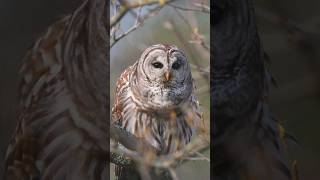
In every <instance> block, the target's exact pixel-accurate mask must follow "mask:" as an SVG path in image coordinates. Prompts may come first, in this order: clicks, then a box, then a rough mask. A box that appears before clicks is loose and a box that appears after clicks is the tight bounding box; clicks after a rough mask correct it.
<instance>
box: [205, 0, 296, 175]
mask: <svg viewBox="0 0 320 180" xmlns="http://www.w3.org/2000/svg"><path fill="white" fill-rule="evenodd" d="M211 28H212V30H213V35H212V37H211V38H212V39H211V47H212V48H211V49H212V58H213V61H212V62H211V64H212V69H211V106H212V111H213V114H214V117H213V118H214V129H212V131H211V132H212V133H213V136H212V140H211V142H212V143H213V151H214V152H213V153H214V155H213V162H214V167H213V170H214V172H213V177H214V179H215V180H219V179H223V180H229V179H230V180H240V179H246V180H251V179H258V180H270V179H274V180H287V179H291V173H290V171H289V168H288V163H287V162H286V160H285V158H284V149H285V142H284V137H285V134H284V131H283V128H282V126H281V123H279V122H278V121H277V120H275V119H274V118H273V117H272V114H271V112H270V110H269V108H268V104H267V94H268V86H269V82H270V80H271V76H270V74H269V73H268V72H267V70H266V68H265V66H264V51H263V49H262V46H261V43H260V40H259V36H258V33H257V28H256V22H255V18H254V10H253V5H252V2H251V0H214V1H213V25H212V27H211Z"/></svg>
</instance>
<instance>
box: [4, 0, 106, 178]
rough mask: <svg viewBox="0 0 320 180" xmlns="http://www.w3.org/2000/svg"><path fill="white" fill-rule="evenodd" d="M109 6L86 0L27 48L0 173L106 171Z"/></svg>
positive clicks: (97, 174) (100, 174)
mask: <svg viewBox="0 0 320 180" xmlns="http://www.w3.org/2000/svg"><path fill="white" fill-rule="evenodd" d="M108 10H109V8H108V7H107V2H106V1H105V0H84V2H83V3H82V4H81V5H80V6H79V7H78V8H77V9H76V10H75V11H74V13H72V14H71V15H68V16H66V17H63V18H62V19H60V20H59V21H58V22H56V23H54V24H53V25H52V26H50V27H49V28H48V30H47V32H46V33H45V34H44V35H43V36H41V37H40V38H39V39H38V40H37V41H36V42H35V43H34V45H33V46H32V48H30V50H29V51H28V53H27V55H26V56H25V60H24V62H23V65H22V68H21V74H22V76H23V79H22V82H21V88H20V112H19V121H18V124H17V127H16V130H15V133H14V135H13V137H12V139H11V141H10V145H9V147H8V150H7V155H6V165H5V179H7V180H40V179H41V180H64V179H68V180H73V179H76V180H93V179H101V180H102V179H108V178H109V169H108V167H107V165H108V164H107V163H106V162H107V158H108V151H109V143H108V142H107V140H108V139H109V137H108V134H107V131H108V129H109V127H108V125H109V123H107V121H106V119H107V118H109V102H108V101H109V92H108V89H109V88H108V85H109V78H108V76H109V67H108V66H109V65H108V47H107V45H108V33H107V28H106V24H105V23H106V22H108V21H107V20H108V19H107V18H108V17H107V14H108Z"/></svg>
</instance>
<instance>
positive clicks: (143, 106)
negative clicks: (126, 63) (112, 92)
mask: <svg viewBox="0 0 320 180" xmlns="http://www.w3.org/2000/svg"><path fill="white" fill-rule="evenodd" d="M136 71H137V63H136V64H134V65H132V66H130V67H129V68H127V69H126V70H125V71H124V72H123V73H122V74H121V75H120V78H119V79H118V81H117V85H116V86H117V88H116V98H115V103H114V106H113V109H112V116H113V121H114V123H116V124H117V125H119V126H120V127H122V128H123V129H125V130H126V131H128V132H130V133H132V134H134V135H135V136H137V137H140V138H143V139H145V140H146V141H147V142H148V143H150V144H151V145H153V146H154V147H156V148H158V149H159V150H161V152H163V153H170V152H174V151H176V150H179V149H181V148H183V147H184V146H185V145H186V144H187V143H188V142H189V141H190V138H191V136H192V134H193V131H194V128H195V127H196V126H197V123H199V122H200V120H201V118H202V117H201V112H200V109H199V104H198V102H197V100H196V98H195V96H194V95H193V94H192V95H191V96H190V97H189V98H188V100H187V101H186V102H185V103H184V104H183V105H181V107H179V108H176V109H172V110H168V111H167V112H165V114H166V117H164V116H163V114H162V115H161V114H159V113H157V110H155V109H152V108H149V107H148V103H147V102H145V103H143V100H142V99H141V98H139V96H138V95H137V94H135V93H134V91H133V90H132V87H131V86H132V85H136V84H135V83H131V82H132V81H134V80H135V78H137V77H136V76H135V75H136V74H137V73H136ZM183 108H186V109H188V112H187V111H184V110H183ZM172 116H174V117H172ZM170 118H173V119H170Z"/></svg>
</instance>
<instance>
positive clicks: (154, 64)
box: [152, 62, 163, 69]
mask: <svg viewBox="0 0 320 180" xmlns="http://www.w3.org/2000/svg"><path fill="white" fill-rule="evenodd" d="M152 66H153V67H155V68H158V69H161V68H162V67H163V64H162V63H160V62H154V63H152Z"/></svg>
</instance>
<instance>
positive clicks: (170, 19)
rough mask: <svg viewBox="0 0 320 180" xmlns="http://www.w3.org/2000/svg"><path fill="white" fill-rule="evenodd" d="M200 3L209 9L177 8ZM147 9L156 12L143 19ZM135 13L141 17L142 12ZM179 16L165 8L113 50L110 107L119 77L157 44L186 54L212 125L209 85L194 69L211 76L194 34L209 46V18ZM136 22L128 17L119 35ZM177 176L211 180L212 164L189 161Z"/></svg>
mask: <svg viewBox="0 0 320 180" xmlns="http://www.w3.org/2000/svg"><path fill="white" fill-rule="evenodd" d="M201 2H203V3H204V4H207V5H209V1H199V0H188V1H182V0H180V1H177V2H175V3H174V4H175V5H177V6H179V7H188V8H196V7H195V6H194V3H201ZM148 8H153V6H149V7H145V8H143V9H141V16H143V15H144V14H145V13H147V11H148ZM135 11H136V12H137V14H138V12H139V8H138V9H135ZM178 11H179V10H178ZM111 12H112V10H111ZM179 13H181V15H182V16H183V18H181V17H180V16H179V15H178V14H177V12H176V10H175V9H174V8H172V7H169V6H166V7H164V8H163V9H162V10H161V11H160V12H159V13H158V14H157V15H155V16H154V17H152V18H149V19H148V20H146V21H145V22H144V23H143V25H142V26H141V27H140V28H138V29H137V30H136V31H134V32H132V33H130V34H129V35H127V36H126V37H124V38H123V39H121V40H120V41H118V42H117V44H115V45H114V46H113V47H112V48H111V54H110V60H111V65H110V69H111V74H110V78H111V86H110V87H111V89H110V90H111V102H110V103H111V106H113V102H114V95H115V87H116V86H115V83H116V81H117V79H118V77H119V76H120V74H121V72H122V71H123V70H124V69H126V68H127V67H129V66H130V65H132V64H133V63H134V62H136V61H137V59H138V58H139V57H140V55H141V53H142V52H143V50H144V49H145V48H147V47H148V46H150V45H153V44H158V43H166V44H175V45H176V46H178V47H179V48H181V49H182V50H183V51H184V52H185V53H186V55H187V57H188V61H189V63H190V64H192V67H193V68H192V75H193V78H194V80H195V84H196V87H197V91H196V94H197V97H198V99H199V102H200V104H201V107H202V110H203V112H204V118H205V120H206V121H207V122H208V124H209V119H210V110H209V107H210V93H209V89H210V84H209V82H208V81H207V80H206V79H205V78H204V77H203V76H202V74H201V73H199V71H198V70H197V68H195V67H196V65H195V64H198V66H200V67H201V68H203V69H204V70H205V71H207V72H208V73H209V66H210V55H209V51H206V50H205V49H204V48H203V47H201V45H199V44H198V43H194V42H192V41H193V39H192V37H193V36H194V35H193V32H194V30H195V29H196V28H197V30H196V31H198V33H199V34H200V35H202V36H203V37H202V38H203V41H204V42H205V43H206V44H207V45H209V44H210V15H209V14H206V13H202V12H186V11H179ZM135 21H136V18H135V16H133V15H132V14H130V13H128V14H127V15H126V16H125V17H124V18H123V19H122V21H121V22H120V29H119V30H118V32H120V33H121V31H123V32H125V31H127V30H128V29H129V28H130V27H132V26H133V25H134V23H135ZM186 21H187V22H186ZM207 75H208V74H207ZM209 152H210V150H207V151H206V152H204V154H205V155H206V156H207V157H210V153H209ZM110 171H111V172H110V174H112V175H113V167H111V170H110ZM177 173H178V177H179V178H180V179H184V180H194V179H199V180H200V179H201V180H208V179H210V163H209V162H207V161H190V162H187V163H184V164H183V165H182V166H180V167H179V168H178V171H177ZM112 179H114V177H112Z"/></svg>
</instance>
